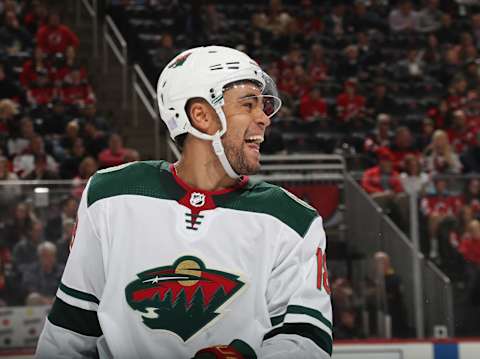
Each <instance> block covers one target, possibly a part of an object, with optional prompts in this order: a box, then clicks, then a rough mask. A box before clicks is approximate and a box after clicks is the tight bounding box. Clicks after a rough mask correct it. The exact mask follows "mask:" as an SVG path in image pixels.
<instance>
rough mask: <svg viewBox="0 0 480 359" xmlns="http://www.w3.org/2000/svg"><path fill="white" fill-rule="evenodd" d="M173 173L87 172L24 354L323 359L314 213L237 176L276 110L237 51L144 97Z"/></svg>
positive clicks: (150, 169)
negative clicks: (169, 149) (162, 126)
mask: <svg viewBox="0 0 480 359" xmlns="http://www.w3.org/2000/svg"><path fill="white" fill-rule="evenodd" d="M157 97H158V105H159V109H160V114H161V118H162V120H163V121H164V122H165V123H166V125H167V127H168V130H169V131H170V135H171V137H172V138H173V139H175V140H176V141H177V143H178V144H179V145H180V146H181V147H182V157H181V159H180V160H179V161H178V162H177V163H175V164H169V163H167V162H165V161H148V162H135V163H132V164H127V165H122V166H118V167H113V168H109V169H105V170H102V171H98V172H97V173H96V174H95V175H94V176H93V177H92V178H91V179H90V180H89V183H88V185H87V187H86V189H85V191H84V193H83V197H82V200H81V204H80V207H79V210H78V222H77V229H76V235H75V236H74V239H73V241H72V246H71V253H70V256H69V259H68V262H67V266H66V269H65V272H64V275H63V278H62V281H61V284H60V286H59V289H58V292H57V297H56V300H55V303H54V305H53V307H52V310H51V312H50V314H49V316H48V319H47V321H46V324H45V328H44V330H43V332H42V335H41V337H40V340H39V344H38V347H37V353H36V356H37V357H38V358H49V359H52V358H84V357H97V356H99V357H100V358H125V359H127V358H128V359H131V358H143V359H145V358H147V359H148V358H166V359H177V358H178V359H182V358H185V359H189V358H197V359H200V358H204V359H208V358H265V359H266V358H275V359H279V358H280V359H281V358H284V359H292V358H309V359H310V358H328V357H330V355H331V352H332V334H331V332H332V331H331V330H332V318H331V317H332V315H331V304H330V296H329V285H328V275H327V272H326V264H325V245H326V243H325V232H324V230H323V225H322V219H321V217H320V216H319V215H318V214H317V212H316V211H315V210H314V209H313V208H312V207H310V206H308V205H307V204H305V203H304V202H302V201H301V200H299V199H298V198H296V197H295V196H293V195H292V194H290V193H289V192H287V191H285V190H283V189H282V188H280V187H277V186H274V185H270V184H267V183H264V182H254V181H252V180H250V179H249V178H248V177H247V175H249V174H253V173H255V172H256V171H257V170H258V169H259V167H260V163H259V159H260V154H259V148H260V143H261V142H262V141H263V136H264V132H265V129H266V127H268V126H269V125H270V120H271V117H272V116H273V115H275V113H276V112H277V111H278V109H279V108H280V105H281V102H280V100H279V98H278V95H277V93H276V88H275V85H274V83H273V81H272V80H271V79H270V78H269V77H268V75H267V74H265V73H264V72H263V71H262V70H261V68H260V67H259V66H258V65H257V63H256V62H255V61H253V60H252V59H250V58H249V57H248V56H247V55H245V54H244V53H242V52H240V51H237V50H234V49H230V48H227V47H220V46H208V47H199V48H194V49H190V50H187V51H185V52H183V53H181V54H180V55H178V56H177V57H175V58H174V59H173V60H172V61H171V62H170V63H169V64H168V65H167V66H166V67H165V69H164V70H163V72H162V74H161V75H160V78H159V81H158V87H157Z"/></svg>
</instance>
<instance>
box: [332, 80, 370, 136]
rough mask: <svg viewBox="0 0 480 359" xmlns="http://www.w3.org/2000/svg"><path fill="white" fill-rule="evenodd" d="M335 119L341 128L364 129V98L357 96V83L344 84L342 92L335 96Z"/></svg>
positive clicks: (353, 81) (350, 81) (354, 81)
mask: <svg viewBox="0 0 480 359" xmlns="http://www.w3.org/2000/svg"><path fill="white" fill-rule="evenodd" d="M336 102H337V118H338V120H339V121H340V123H341V127H344V128H346V129H347V128H348V129H350V130H351V129H362V128H364V125H365V124H364V111H365V97H363V96H361V95H358V94H357V81H356V80H348V81H346V82H345V89H344V92H343V93H341V94H340V95H338V96H337V101H336Z"/></svg>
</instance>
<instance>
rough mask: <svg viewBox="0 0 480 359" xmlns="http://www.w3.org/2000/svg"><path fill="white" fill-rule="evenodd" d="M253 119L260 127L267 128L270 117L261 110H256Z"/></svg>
mask: <svg viewBox="0 0 480 359" xmlns="http://www.w3.org/2000/svg"><path fill="white" fill-rule="evenodd" d="M254 121H255V122H256V124H257V125H258V126H260V127H261V128H262V129H265V128H267V127H268V126H270V124H271V120H270V118H269V117H268V116H267V115H266V114H265V112H263V111H258V112H257V114H256V116H255V118H254Z"/></svg>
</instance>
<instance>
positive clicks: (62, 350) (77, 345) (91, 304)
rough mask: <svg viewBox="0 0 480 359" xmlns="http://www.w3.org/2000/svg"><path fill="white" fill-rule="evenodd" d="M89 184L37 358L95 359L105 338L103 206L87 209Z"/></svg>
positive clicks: (81, 202) (79, 210)
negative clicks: (102, 307) (100, 319)
mask: <svg viewBox="0 0 480 359" xmlns="http://www.w3.org/2000/svg"><path fill="white" fill-rule="evenodd" d="M89 188H90V183H89V184H88V185H87V187H86V188H85V190H84V192H83V195H82V199H81V201H80V206H79V209H78V215H77V224H76V233H75V234H74V236H73V238H72V244H71V250H70V255H69V257H68V261H67V265H66V267H65V271H64V273H63V276H62V280H61V283H60V285H59V288H58V290H57V294H56V298H55V302H54V304H53V306H52V309H51V311H50V313H49V315H48V318H47V320H46V323H45V326H44V329H43V331H42V334H41V336H40V338H39V342H38V345H37V351H36V358H42V359H43V358H50V359H55V358H91V357H96V356H97V354H96V342H97V339H98V338H99V337H100V336H101V335H102V330H101V328H100V325H99V322H98V318H97V309H98V305H99V303H100V298H101V296H102V292H103V286H104V283H105V271H104V261H103V256H102V252H103V251H102V242H101V240H100V232H99V229H98V228H101V226H100V225H99V222H100V221H101V214H100V212H101V203H95V205H94V206H92V207H93V208H92V207H88V206H87V197H88V191H89Z"/></svg>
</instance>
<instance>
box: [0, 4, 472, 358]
mask: <svg viewBox="0 0 480 359" xmlns="http://www.w3.org/2000/svg"><path fill="white" fill-rule="evenodd" d="M208 44H216V45H226V46H230V47H235V48H237V49H239V50H242V51H245V52H247V53H248V54H249V55H250V56H251V57H253V58H254V59H255V60H256V61H257V62H258V63H259V64H260V65H261V66H262V67H263V68H264V69H265V70H266V71H267V72H268V73H269V75H270V76H271V77H272V78H274V79H275V81H276V83H277V85H278V88H279V90H280V95H281V97H282V101H283V107H282V109H281V111H280V113H279V114H278V115H277V117H276V119H275V120H274V122H273V123H272V126H271V127H270V128H269V130H268V134H267V138H266V141H265V142H264V143H263V144H262V153H263V154H264V155H262V170H261V173H259V174H258V175H257V176H256V177H258V178H259V179H265V180H267V181H270V182H272V183H276V184H280V185H282V186H285V187H286V188H287V189H289V190H290V191H291V192H293V193H295V194H296V195H297V196H299V197H300V198H302V199H303V200H305V201H307V202H309V203H310V204H311V205H312V206H314V207H315V208H317V209H318V211H319V212H320V214H321V215H322V216H323V218H324V222H325V227H326V231H327V237H328V247H327V256H328V270H329V278H330V288H331V290H332V302H333V308H334V339H335V350H334V353H335V354H334V358H360V357H362V356H361V355H365V353H367V356H369V358H372V354H371V353H373V352H378V350H387V349H385V348H391V346H394V347H395V348H396V349H395V350H397V354H398V353H400V354H398V355H400V356H398V355H397V354H395V353H394V354H392V353H390V354H388V355H387V354H386V353H387V352H385V353H384V354H379V355H380V356H377V357H378V358H401V357H403V358H417V357H418V358H453V359H455V358H476V357H477V356H476V355H478V353H480V339H478V337H480V325H479V324H478V323H479V322H480V54H479V53H478V52H479V50H480V2H479V1H477V0H470V1H468V0H417V1H401V0H397V1H389V0H356V1H353V0H351V1H313V0H298V1H294V0H283V1H282V0H270V1H269V0H256V1H253V0H243V1H241V2H239V1H227V0H223V1H222V0H211V1H208V0H203V1H202V0H191V1H187V0H185V1H179V0H168V1H167V0H143V1H142V0H136V1H135V0H123V1H122V0H116V1H115V0H111V1H108V0H68V1H58V0H57V1H55V0H43V1H42V0H30V1H28V0H17V1H15V0H0V356H2V355H3V356H16V357H21V356H22V355H26V356H25V357H28V355H30V354H31V353H32V351H33V348H34V347H35V344H36V340H37V338H38V335H39V333H40V330H41V328H42V325H43V320H44V318H45V315H46V313H48V310H49V307H50V304H51V303H52V300H53V298H54V296H55V293H56V288H57V286H58V283H59V280H60V277H61V275H62V271H63V267H64V264H65V262H66V259H67V257H68V252H69V250H68V246H69V241H70V238H71V233H72V230H73V227H74V223H75V216H76V210H77V206H78V202H79V199H80V196H81V193H82V191H83V188H84V185H85V182H86V180H88V178H89V177H90V176H91V175H92V174H94V173H95V172H96V171H97V170H98V169H101V168H106V167H110V166H114V165H119V164H122V163H127V162H131V161H137V160H145V159H168V160H170V161H175V160H176V159H177V158H178V156H179V153H178V150H177V148H176V147H175V145H174V143H173V142H172V141H171V140H170V139H169V137H168V134H167V132H166V129H165V128H164V127H163V123H162V122H161V120H160V118H159V115H158V111H157V108H156V106H157V105H156V99H155V90H154V89H155V87H156V79H157V78H158V76H159V74H160V71H161V69H162V68H163V67H164V66H165V65H166V64H167V63H168V62H169V61H170V60H171V59H172V58H173V57H174V56H175V55H176V54H177V53H179V52H180V51H182V50H185V49H187V48H191V47H194V46H201V45H208ZM408 343H416V344H417V347H416V349H412V350H413V351H412V352H409V350H410V349H408V348H407V344H408ZM422 345H423V346H424V347H422ZM468 345H470V347H468ZM465 348H466V349H465ZM468 348H470V349H468ZM472 348H473V349H472ZM375 350H376V351H375ZM387 351H388V350H387ZM361 353H363V354H361ZM380 353H383V352H380ZM402 353H403V354H402ZM395 355H397V356H395ZM401 355H403V356H401Z"/></svg>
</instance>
